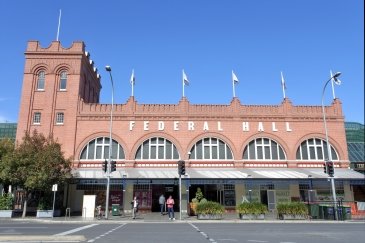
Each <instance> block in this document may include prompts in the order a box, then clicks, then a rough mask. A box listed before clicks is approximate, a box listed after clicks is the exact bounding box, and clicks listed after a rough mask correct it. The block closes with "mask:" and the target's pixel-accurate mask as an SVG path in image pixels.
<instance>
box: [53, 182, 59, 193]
mask: <svg viewBox="0 0 365 243" xmlns="http://www.w3.org/2000/svg"><path fill="white" fill-rule="evenodd" d="M57 187H58V185H57V184H53V185H52V191H53V192H56V191H57Z"/></svg>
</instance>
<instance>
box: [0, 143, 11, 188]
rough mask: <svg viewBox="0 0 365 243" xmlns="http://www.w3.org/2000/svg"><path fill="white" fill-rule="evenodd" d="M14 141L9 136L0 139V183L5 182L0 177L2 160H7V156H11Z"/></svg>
mask: <svg viewBox="0 0 365 243" xmlns="http://www.w3.org/2000/svg"><path fill="white" fill-rule="evenodd" d="M14 146H15V145H14V141H13V140H11V139H9V138H4V139H0V183H2V182H4V183H5V182H6V181H5V180H3V179H2V177H1V171H2V168H3V167H2V164H3V163H4V162H3V161H4V160H7V158H8V157H9V156H12V154H13V152H14Z"/></svg>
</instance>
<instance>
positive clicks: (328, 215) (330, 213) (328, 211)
mask: <svg viewBox="0 0 365 243" xmlns="http://www.w3.org/2000/svg"><path fill="white" fill-rule="evenodd" d="M324 219H331V220H334V219H335V209H334V207H332V206H325V208H324Z"/></svg>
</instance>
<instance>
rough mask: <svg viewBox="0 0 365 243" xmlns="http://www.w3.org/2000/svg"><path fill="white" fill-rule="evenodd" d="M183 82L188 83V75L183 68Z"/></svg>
mask: <svg viewBox="0 0 365 243" xmlns="http://www.w3.org/2000/svg"><path fill="white" fill-rule="evenodd" d="M183 83H184V84H185V85H189V80H188V77H187V76H186V74H185V72H184V70H183Z"/></svg>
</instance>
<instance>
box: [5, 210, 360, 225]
mask: <svg viewBox="0 0 365 243" xmlns="http://www.w3.org/2000/svg"><path fill="white" fill-rule="evenodd" d="M7 220H9V221H32V222H42V223H45V222H48V223H65V224H68V223H73V224H74V223H82V224H85V223H98V224H119V223H172V222H174V223H350V222H351V223H355V222H358V223H365V218H360V219H348V220H324V219H304V220H303V219H298V220H296V219H293V220H292V219H291V220H281V219H278V218H277V216H276V215H274V214H267V215H265V219H262V220H241V219H239V217H238V214H237V213H226V214H224V215H223V217H222V219H216V220H200V219H197V217H196V216H188V215H186V214H181V218H180V214H179V212H177V213H175V220H169V217H168V215H167V214H164V215H161V214H160V213H151V212H148V213H138V214H137V216H136V218H135V219H133V218H132V215H131V214H123V215H119V216H113V215H109V217H108V219H105V218H104V217H102V218H100V219H97V218H85V217H82V216H71V217H54V218H36V217H26V218H11V219H7Z"/></svg>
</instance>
